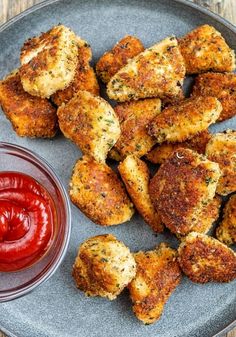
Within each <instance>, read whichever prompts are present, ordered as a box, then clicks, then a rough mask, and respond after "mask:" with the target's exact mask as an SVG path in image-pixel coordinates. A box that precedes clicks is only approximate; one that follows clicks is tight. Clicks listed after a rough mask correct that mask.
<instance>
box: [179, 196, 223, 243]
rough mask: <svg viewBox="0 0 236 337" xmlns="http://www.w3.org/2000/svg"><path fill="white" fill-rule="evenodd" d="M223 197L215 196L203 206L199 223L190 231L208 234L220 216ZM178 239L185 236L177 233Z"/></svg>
mask: <svg viewBox="0 0 236 337" xmlns="http://www.w3.org/2000/svg"><path fill="white" fill-rule="evenodd" d="M220 206H221V198H220V197H219V196H215V197H214V199H213V200H212V201H210V202H209V204H208V205H206V206H203V208H202V211H201V213H200V215H199V218H198V223H197V224H196V225H194V226H193V227H192V228H191V230H190V232H197V233H202V234H207V233H208V232H209V231H210V229H211V228H212V225H213V223H214V222H215V221H216V220H217V219H218V218H219V214H220ZM176 236H177V237H178V239H180V240H182V239H183V238H184V236H182V235H179V234H177V235H176Z"/></svg>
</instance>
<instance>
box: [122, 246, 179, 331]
mask: <svg viewBox="0 0 236 337" xmlns="http://www.w3.org/2000/svg"><path fill="white" fill-rule="evenodd" d="M134 257H135V261H136V264H137V273H136V276H135V278H134V279H133V280H132V281H131V283H130V284H129V285H128V288H129V291H130V296H131V299H132V302H133V311H134V313H135V315H136V316H137V318H138V319H139V320H140V321H142V322H143V323H144V324H151V323H154V322H155V321H157V320H158V319H159V318H160V316H161V314H162V312H163V309H164V305H165V304H166V302H167V300H168V298H169V297H170V296H171V294H172V293H173V291H174V290H175V288H176V287H177V286H178V284H179V283H180V281H181V271H180V268H179V264H178V262H177V252H176V251H175V250H174V249H171V248H169V247H168V246H167V245H166V244H165V243H161V244H160V246H159V247H157V248H156V249H155V250H150V251H147V252H142V251H140V252H138V253H136V254H134Z"/></svg>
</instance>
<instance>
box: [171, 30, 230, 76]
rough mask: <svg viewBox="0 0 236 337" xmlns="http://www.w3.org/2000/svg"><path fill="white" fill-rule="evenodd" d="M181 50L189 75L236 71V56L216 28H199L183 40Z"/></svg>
mask: <svg viewBox="0 0 236 337" xmlns="http://www.w3.org/2000/svg"><path fill="white" fill-rule="evenodd" d="M178 42H179V48H180V51H181V54H182V55H183V57H184V61H185V65H186V72H187V74H198V73H203V72H207V71H216V72H226V71H233V70H234V69H235V54H234V51H233V50H232V49H230V47H229V46H228V45H227V43H226V42H225V39H224V38H223V36H222V35H221V34H220V32H218V31H217V30H216V29H215V28H214V27H212V26H209V25H203V26H200V27H197V28H196V29H194V30H193V31H191V32H190V33H188V34H187V35H185V36H184V37H182V38H181V39H179V41H178Z"/></svg>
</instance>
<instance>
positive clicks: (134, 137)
mask: <svg viewBox="0 0 236 337" xmlns="http://www.w3.org/2000/svg"><path fill="white" fill-rule="evenodd" d="M114 110H115V112H116V114H117V116H118V117H119V121H120V128H121V134H120V137H119V139H118V141H117V142H116V144H115V146H114V148H113V149H112V150H113V152H112V153H113V156H112V158H113V159H116V158H117V159H119V157H120V158H121V159H122V158H125V157H126V156H128V155H129V154H134V155H136V156H137V157H142V156H143V155H145V154H146V153H147V152H148V151H150V150H151V148H152V147H153V145H154V144H155V143H156V140H155V138H153V137H151V136H150V135H149V134H148V133H147V125H148V123H149V122H151V121H152V120H153V118H154V117H156V116H157V115H158V114H159V113H160V112H161V101H160V99H159V98H147V99H144V100H139V101H131V102H126V103H120V104H118V105H116V107H115V108H114ZM114 151H115V152H116V153H118V154H119V155H120V156H116V155H114ZM119 160H120V159H119Z"/></svg>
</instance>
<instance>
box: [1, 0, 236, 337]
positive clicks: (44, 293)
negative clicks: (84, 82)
mask: <svg viewBox="0 0 236 337" xmlns="http://www.w3.org/2000/svg"><path fill="white" fill-rule="evenodd" d="M59 22H61V23H63V24H65V25H68V26H70V27H71V28H72V29H73V30H75V31H76V33H78V34H79V35H80V36H81V37H83V38H85V39H86V40H87V41H88V42H89V43H90V44H91V45H92V48H93V53H94V61H96V60H97V58H98V57H99V56H100V55H101V54H102V53H103V52H104V51H105V50H107V49H109V48H110V47H111V46H112V45H113V44H114V43H115V42H116V41H117V40H118V39H120V38H121V37H123V36H124V35H125V34H134V35H137V36H138V37H140V38H141V40H142V41H144V43H145V46H150V45H152V44H153V43H155V42H157V41H158V40H160V39H162V38H164V37H166V36H168V35H171V34H176V35H177V36H181V35H183V34H185V33H186V32H187V31H189V30H191V29H192V28H194V27H196V26H198V25H201V24H204V23H209V24H212V25H214V26H215V27H216V28H217V29H219V30H220V31H221V32H222V33H223V35H224V36H225V38H226V39H227V41H228V42H229V44H230V45H231V46H232V47H233V48H234V49H236V29H235V28H234V27H233V26H232V25H231V24H229V23H227V22H226V21H224V20H223V19H221V18H219V17H218V16H216V15H214V14H212V13H210V12H208V11H207V10H205V9H200V8H199V7H198V6H196V5H194V4H190V3H188V2H187V1H173V0H172V1H167V0H158V1H136V0H131V1H125V0H118V1H111V0H103V1H98V0H91V1H86V2H83V1H82V0H81V1H76V0H70V1H66V0H64V1H48V2H45V3H43V4H41V5H39V6H36V7H35V8H33V9H30V10H28V11H27V12H25V13H23V15H20V16H19V17H17V18H15V19H13V20H11V21H10V22H9V23H8V24H6V25H5V26H4V27H2V29H1V33H0V65H1V67H0V78H2V76H4V75H6V74H7V73H8V72H9V71H11V70H12V69H14V68H15V67H17V66H18V64H19V50H20V47H21V45H22V43H23V41H24V40H25V39H26V38H28V37H30V36H33V35H35V34H38V33H39V32H41V31H46V30H47V29H48V28H49V27H51V26H53V25H56V24H58V23H59ZM235 126H236V123H235V120H231V121H228V122H225V123H221V124H220V125H217V127H213V129H214V131H215V130H224V129H226V128H227V127H232V128H234V129H235ZM0 130H1V132H0V140H2V141H9V142H12V143H17V144H19V145H22V146H25V147H27V148H29V149H32V150H34V151H35V152H37V153H39V154H40V155H42V156H43V157H44V158H45V159H46V160H47V161H48V162H49V163H50V164H51V165H52V166H53V167H54V169H55V170H56V172H57V173H58V175H59V176H60V177H61V179H62V181H63V183H64V184H65V186H67V185H68V180H69V177H70V174H71V168H72V166H73V164H74V162H75V160H76V159H77V158H78V157H80V156H81V153H80V151H79V150H78V148H76V146H74V145H73V144H72V143H70V142H69V141H67V140H66V139H64V138H63V137H62V136H57V137H56V139H54V140H30V139H21V138H19V137H17V136H16V135H15V134H14V133H13V132H12V129H11V126H10V123H9V122H8V121H7V120H6V119H5V118H4V116H3V114H2V113H1V114H0ZM72 220H73V223H72V235H71V240H70V244H69V249H68V252H67V255H66V258H65V259H64V261H63V263H62V265H61V266H60V268H59V269H58V271H57V272H56V274H55V275H54V276H53V277H52V278H51V279H50V280H49V281H48V282H46V283H45V284H43V285H41V286H40V287H39V288H38V289H36V290H35V291H34V292H33V293H31V294H29V295H27V296H25V297H24V298H21V299H18V300H15V301H13V302H10V303H4V304H1V307H0V325H2V326H3V327H4V328H5V329H7V330H9V331H12V333H14V334H15V335H17V336H21V337H32V336H37V337H46V336H47V337H67V336H68V337H69V336H73V337H77V336H79V337H87V336H88V337H102V336H108V337H111V336H113V337H120V336H122V337H128V336H129V337H131V336H132V337H141V336H142V337H144V336H149V337H154V336H161V337H193V336H194V337H198V336H199V337H211V336H213V335H214V334H216V333H218V332H219V331H221V330H222V329H224V328H225V327H226V326H228V325H229V324H230V323H232V322H233V321H234V320H235V318H236V304H235V303H236V291H235V285H236V283H235V282H232V283H229V284H207V285H204V286H203V285H198V284H194V283H192V282H190V281H189V280H188V279H187V278H183V281H182V283H181V285H180V286H179V287H178V289H177V290H176V291H175V293H174V295H173V296H172V297H171V298H170V300H169V302H168V303H167V305H166V307H165V312H164V314H163V316H162V318H161V319H160V321H159V322H158V323H156V324H154V325H152V326H144V325H142V324H140V323H139V322H138V320H137V319H136V318H135V316H134V315H133V314H132V309H131V303H130V300H129V297H128V293H127V292H126V291H124V293H123V294H122V295H121V296H119V297H118V299H117V300H115V301H112V302H110V301H107V300H105V299H101V298H86V297H85V296H84V295H83V293H81V292H79V291H78V290H76V288H75V285H74V283H73V280H72V278H71V266H72V263H73V260H74V258H75V255H76V249H77V247H78V245H79V244H80V243H81V242H82V241H83V240H85V239H86V238H88V237H89V236H92V235H98V234H103V233H113V234H114V235H116V236H117V237H118V238H119V239H120V240H123V241H124V242H125V243H126V244H127V245H128V246H129V247H130V248H131V250H133V251H134V250H139V249H150V248H152V247H154V246H155V245H156V244H157V243H159V242H160V241H163V240H164V241H167V242H170V243H171V244H172V246H175V247H176V245H177V241H175V240H174V239H173V238H172V237H171V236H170V235H169V234H163V235H159V236H158V237H156V236H155V235H153V232H152V231H151V230H150V229H149V227H148V226H147V225H146V224H145V223H144V222H143V221H142V220H141V218H140V217H138V216H135V217H134V218H133V219H132V221H131V222H129V223H127V224H123V225H120V226H116V227H110V228H107V229H105V228H102V227H99V226H97V225H95V224H94V223H92V222H91V221H89V220H88V219H87V218H86V217H85V216H84V215H83V214H81V213H80V211H79V210H78V209H77V208H76V207H74V206H72ZM231 327H232V326H231Z"/></svg>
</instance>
